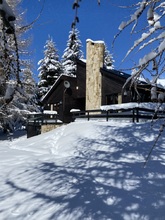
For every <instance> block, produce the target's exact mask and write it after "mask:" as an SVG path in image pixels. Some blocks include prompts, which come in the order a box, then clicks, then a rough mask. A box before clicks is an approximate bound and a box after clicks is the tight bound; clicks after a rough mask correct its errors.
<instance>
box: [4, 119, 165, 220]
mask: <svg viewBox="0 0 165 220" xmlns="http://www.w3.org/2000/svg"><path fill="white" fill-rule="evenodd" d="M151 125H152V124H151V123H150V122H147V123H138V124H133V123H124V122H123V123H121V122H114V121H110V122H101V121H97V122H96V121H92V122H90V121H89V122H87V121H80V122H73V123H70V124H68V125H63V126H61V127H60V128H57V129H55V130H53V131H50V132H48V133H45V134H42V135H39V136H36V137H33V138H29V139H26V136H22V137H20V138H14V137H12V136H10V137H9V139H10V140H5V137H4V136H3V135H2V134H1V136H0V138H1V141H0V185H1V187H0V219H11V220H24V219H26V220H36V219H40V220H48V219H49V220H50V219H53V220H54V219H56V220H65V219H66V220H80V219H81V220H87V219H91V220H108V219H109V220H110V219H113V220H117V219H119V220H120V219H123V220H132V219H134V220H135V219H138V220H139V219H144V220H150V219H157V220H161V219H162V220H163V219H164V216H165V210H164V206H165V187H164V182H165V173H164V169H165V144H164V141H165V139H164V136H162V137H161V138H160V139H159V141H158V143H157V145H156V147H155V149H154V151H153V153H152V156H151V158H150V160H149V162H148V163H147V166H146V168H144V167H143V165H144V161H145V158H146V157H147V155H148V153H149V151H150V149H151V147H152V145H153V143H154V140H155V138H156V136H157V135H158V129H159V125H158V123H156V124H155V125H154V126H153V127H152V128H151Z"/></svg>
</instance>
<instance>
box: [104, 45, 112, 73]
mask: <svg viewBox="0 0 165 220" xmlns="http://www.w3.org/2000/svg"><path fill="white" fill-rule="evenodd" d="M113 63H114V59H113V56H112V54H111V53H110V52H109V50H108V48H107V45H105V51H104V67H105V68H106V69H108V70H111V69H114V65H113Z"/></svg>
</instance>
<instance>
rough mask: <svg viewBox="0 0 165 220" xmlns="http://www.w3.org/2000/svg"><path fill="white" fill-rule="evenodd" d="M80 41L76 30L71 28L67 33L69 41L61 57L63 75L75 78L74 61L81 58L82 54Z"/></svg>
mask: <svg viewBox="0 0 165 220" xmlns="http://www.w3.org/2000/svg"><path fill="white" fill-rule="evenodd" d="M81 45H82V44H81V41H80V39H79V31H78V29H76V28H72V30H71V31H70V32H69V39H68V41H67V47H66V49H65V50H64V54H63V56H62V59H63V61H62V64H63V68H64V70H63V71H64V74H66V75H72V76H75V73H76V59H81V58H83V52H82V51H81Z"/></svg>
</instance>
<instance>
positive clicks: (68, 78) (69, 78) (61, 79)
mask: <svg viewBox="0 0 165 220" xmlns="http://www.w3.org/2000/svg"><path fill="white" fill-rule="evenodd" d="M65 80H69V81H75V80H76V77H74V76H69V75H64V74H62V75H61V76H59V77H58V79H57V80H56V81H55V83H54V84H53V85H52V86H51V88H50V89H49V90H48V92H47V93H46V94H45V95H44V97H43V98H42V100H41V101H42V102H44V100H45V99H47V98H48V97H49V96H50V95H51V94H52V93H53V92H54V90H55V88H56V87H57V86H58V85H59V84H60V82H61V81H65Z"/></svg>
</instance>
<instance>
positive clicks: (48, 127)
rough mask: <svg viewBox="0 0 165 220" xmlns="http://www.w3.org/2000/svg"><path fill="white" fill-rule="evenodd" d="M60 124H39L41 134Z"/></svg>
mask: <svg viewBox="0 0 165 220" xmlns="http://www.w3.org/2000/svg"><path fill="white" fill-rule="evenodd" d="M61 125H62V124H58V125H57V124H49V125H42V126H41V134H43V133H45V132H48V131H51V130H53V129H55V128H58V127H60V126H61Z"/></svg>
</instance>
